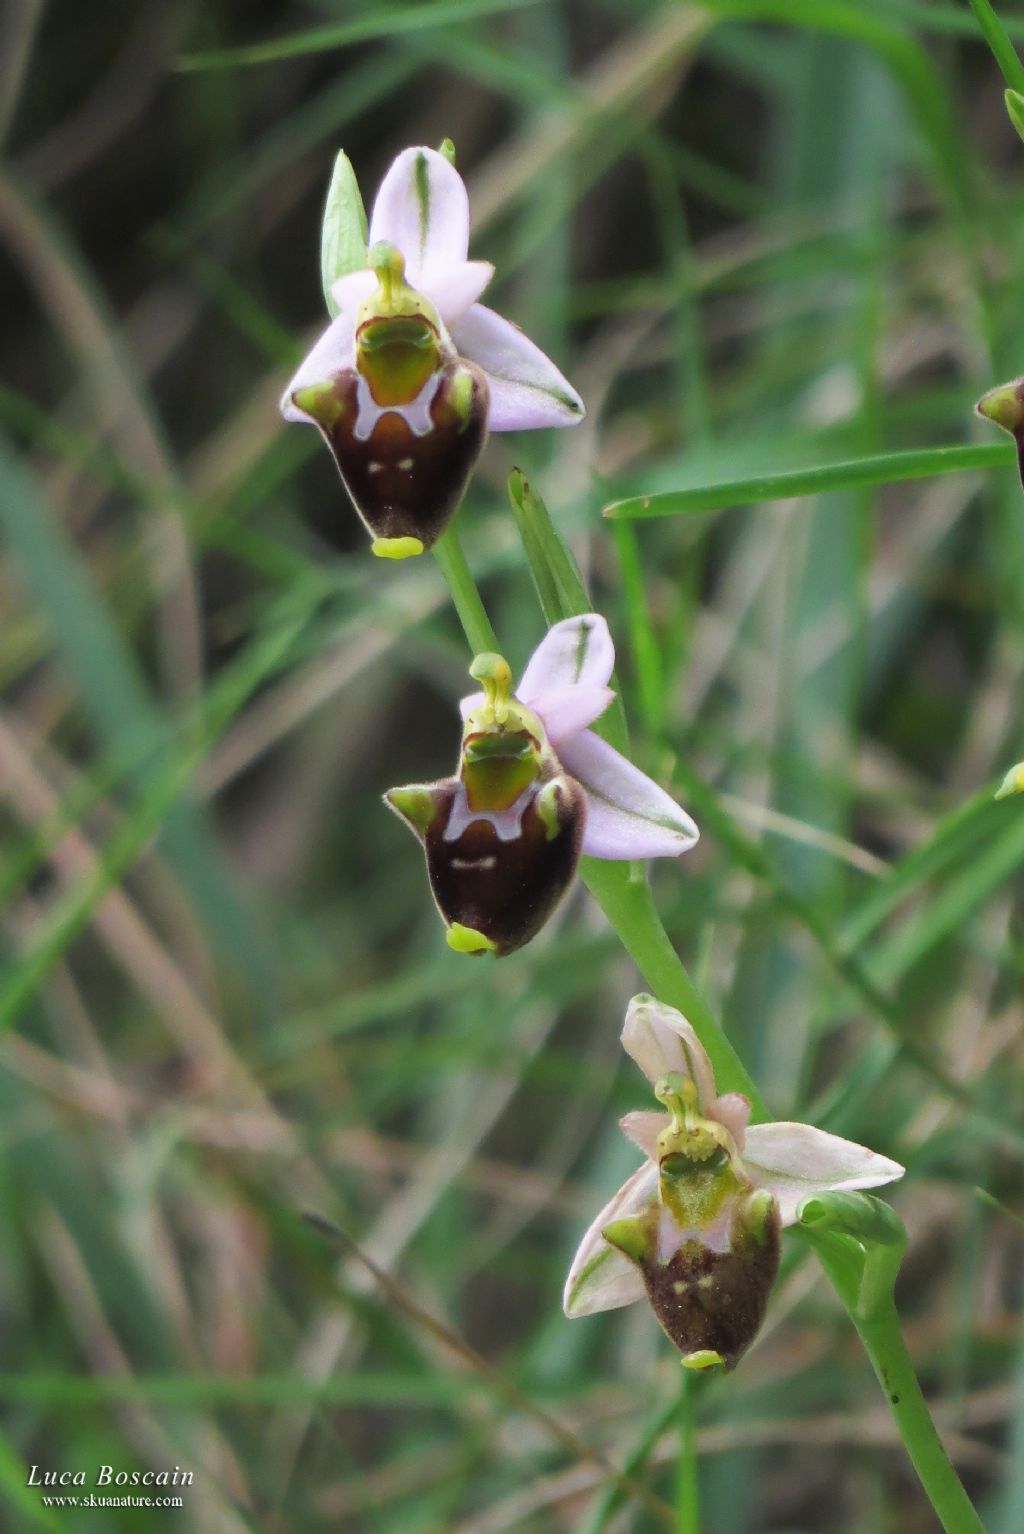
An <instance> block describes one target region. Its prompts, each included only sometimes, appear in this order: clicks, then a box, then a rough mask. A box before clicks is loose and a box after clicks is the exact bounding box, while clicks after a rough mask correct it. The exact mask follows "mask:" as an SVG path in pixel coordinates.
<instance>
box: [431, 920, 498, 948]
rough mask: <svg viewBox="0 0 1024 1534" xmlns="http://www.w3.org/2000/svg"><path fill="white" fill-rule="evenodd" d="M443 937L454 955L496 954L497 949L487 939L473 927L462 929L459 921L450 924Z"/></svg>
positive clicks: (495, 945)
mask: <svg viewBox="0 0 1024 1534" xmlns="http://www.w3.org/2000/svg"><path fill="white" fill-rule="evenodd" d="M444 936H445V942H446V943H447V944H448V947H449V948H452V949H454V951H455V952H456V953H473V954H477V953H496V952H497V949H498V945H497V943H492V942H491V940H490V938H489V937H485V936H484V934H483V933H482V932H478V931H477V930H476V928H475V927H464V926H463V925H462V923H461V922H460V921H455V922H452V924H451V926H450V927H449V928H448V931H447V932H446V933H445V935H444Z"/></svg>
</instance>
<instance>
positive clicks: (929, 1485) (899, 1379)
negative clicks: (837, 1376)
mask: <svg viewBox="0 0 1024 1534" xmlns="http://www.w3.org/2000/svg"><path fill="white" fill-rule="evenodd" d="M850 1319H851V1320H852V1321H853V1324H854V1326H855V1327H856V1328H857V1333H858V1335H859V1337H860V1340H861V1342H862V1343H863V1344H864V1351H865V1352H866V1353H867V1355H868V1358H869V1359H870V1360H871V1367H872V1368H873V1369H874V1371H875V1374H876V1376H877V1378H878V1383H879V1384H880V1385H881V1387H882V1390H883V1391H884V1392H885V1398H886V1400H887V1401H888V1403H889V1410H890V1411H891V1412H892V1415H893V1420H894V1421H895V1423H896V1429H897V1431H898V1433H899V1435H900V1438H901V1439H902V1440H903V1447H904V1448H905V1449H906V1451H907V1454H908V1455H909V1456H910V1461H911V1463H912V1465H913V1466H914V1469H915V1470H916V1471H917V1477H918V1480H919V1481H920V1482H921V1485H922V1487H923V1488H924V1491H925V1494H926V1495H927V1497H928V1500H929V1502H930V1503H931V1505H932V1507H933V1508H934V1510H935V1516H936V1517H937V1518H938V1520H939V1522H940V1523H941V1524H942V1527H943V1528H944V1529H945V1531H946V1534H985V1526H984V1524H983V1523H982V1521H981V1519H980V1518H979V1517H978V1514H977V1512H976V1511H975V1509H974V1507H973V1505H972V1503H971V1500H970V1498H969V1497H968V1495H967V1493H966V1492H965V1491H964V1488H963V1486H962V1485H961V1483H960V1477H959V1476H958V1475H957V1473H956V1471H955V1469H954V1468H953V1465H952V1464H951V1462H950V1459H949V1456H948V1455H947V1453H946V1451H945V1449H944V1448H943V1445H942V1440H941V1438H940V1437H939V1435H938V1433H937V1432H936V1430H935V1424H934V1422H933V1421H932V1419H931V1414H930V1412H929V1410H928V1403H927V1401H926V1400H925V1398H924V1395H923V1393H922V1391H921V1386H920V1384H919V1383H918V1379H917V1375H916V1374H915V1373H914V1366H913V1364H912V1363H911V1361H910V1354H909V1353H908V1352H907V1345H906V1343H905V1342H904V1340H903V1333H902V1331H901V1329H900V1322H899V1316H898V1315H897V1314H896V1307H895V1305H894V1304H893V1303H892V1301H891V1300H890V1302H889V1303H888V1305H887V1306H886V1307H885V1309H884V1310H882V1311H881V1312H880V1313H879V1314H877V1315H875V1316H874V1317H873V1318H872V1319H871V1320H870V1321H864V1320H860V1319H859V1318H858V1317H857V1316H856V1315H855V1314H853V1313H851V1316H850Z"/></svg>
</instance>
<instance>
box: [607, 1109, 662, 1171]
mask: <svg viewBox="0 0 1024 1534" xmlns="http://www.w3.org/2000/svg"><path fill="white" fill-rule="evenodd" d="M670 1123H671V1119H670V1118H669V1116H668V1114H667V1113H658V1112H656V1111H653V1110H650V1109H646V1108H640V1109H638V1110H637V1111H636V1112H635V1113H627V1114H625V1115H624V1116H623V1117H622V1118H621V1119H620V1120H619V1128H620V1129H621V1130H622V1133H623V1134H624V1135H625V1136H626V1139H627V1140H632V1142H633V1144H634V1145H635V1146H637V1147H638V1148H639V1149H640V1150H642V1151H643V1153H644V1155H645V1156H646V1157H647V1158H648V1159H649V1160H650V1161H657V1159H658V1136H659V1135H660V1134H661V1131H662V1130H663V1129H667V1128H668V1126H669V1124H670Z"/></svg>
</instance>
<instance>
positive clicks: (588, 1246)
mask: <svg viewBox="0 0 1024 1534" xmlns="http://www.w3.org/2000/svg"><path fill="white" fill-rule="evenodd" d="M657 1196H658V1168H657V1167H656V1166H655V1165H654V1164H653V1163H652V1162H650V1161H645V1162H644V1164H643V1166H642V1167H639V1168H638V1169H637V1171H635V1172H634V1173H633V1175H632V1177H630V1178H629V1180H628V1181H627V1182H624V1183H623V1185H622V1187H621V1188H620V1189H619V1191H618V1193H616V1194H615V1196H614V1198H611V1199H609V1201H608V1203H607V1204H605V1206H604V1208H603V1209H602V1210H601V1212H600V1214H599V1215H598V1216H597V1218H596V1219H595V1220H592V1221H591V1222H590V1224H589V1226H588V1227H587V1230H586V1232H585V1233H584V1236H583V1240H582V1241H581V1242H580V1244H579V1248H578V1249H577V1252H576V1256H575V1257H574V1258H573V1260H572V1266H571V1267H570V1269H569V1276H568V1278H567V1279H566V1280H565V1292H564V1294H563V1296H562V1309H563V1310H564V1311H565V1313H566V1315H567V1316H569V1318H570V1319H571V1320H575V1319H576V1317H577V1316H591V1315H593V1314H594V1313H595V1312H596V1311H599V1310H615V1309H617V1308H618V1307H619V1306H620V1305H632V1304H633V1302H634V1300H642V1299H643V1297H644V1294H645V1292H646V1291H645V1290H644V1281H643V1279H642V1278H641V1276H640V1273H639V1270H638V1269H637V1268H635V1267H634V1266H633V1264H632V1263H631V1262H630V1260H629V1258H628V1257H624V1256H623V1255H622V1253H621V1252H619V1251H616V1249H615V1248H614V1247H613V1246H609V1245H608V1243H607V1241H606V1240H605V1239H604V1236H603V1235H602V1234H601V1232H602V1231H603V1230H604V1227H605V1226H606V1225H609V1224H611V1222H612V1220H617V1219H625V1218H626V1217H627V1216H628V1215H632V1214H639V1213H640V1211H641V1210H642V1209H646V1208H647V1207H648V1205H649V1204H650V1203H651V1201H652V1200H653V1199H655V1198H657Z"/></svg>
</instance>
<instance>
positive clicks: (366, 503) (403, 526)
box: [317, 358, 490, 548]
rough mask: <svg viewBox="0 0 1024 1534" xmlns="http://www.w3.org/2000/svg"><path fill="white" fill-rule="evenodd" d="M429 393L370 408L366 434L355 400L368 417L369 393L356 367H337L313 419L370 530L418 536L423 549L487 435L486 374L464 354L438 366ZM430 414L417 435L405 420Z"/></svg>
mask: <svg viewBox="0 0 1024 1534" xmlns="http://www.w3.org/2000/svg"><path fill="white" fill-rule="evenodd" d="M427 391H434V392H433V393H432V395H430V396H429V405H425V404H424V401H423V399H422V398H421V399H420V400H418V401H413V403H412V405H411V406H408V407H403V406H395V407H393V408H386V407H379V406H373V407H372V409H373V414H374V415H376V419H375V420H374V421H373V425H372V429H371V430H370V431H369V434H368V435H365V436H361V435H357V434H356V433H357V428H358V427H360V399H361V398H362V401H363V402H364V403H363V407H362V408H363V422H364V423H365V422H366V420H367V412H366V407H365V401H366V400H367V398H368V397H369V396H368V391H367V387H366V383H365V380H362V379H361V378H360V375H359V374H358V373H357V371H356V369H355V368H347V369H345V371H344V372H342V373H339V374H338V375H337V376H336V377H335V378H334V380H333V381H332V383H331V385H330V386H329V391H325V397H324V398H323V400H322V402H319V403H318V406H317V418H318V419H317V424H318V426H319V427H320V430H321V433H322V434H323V437H324V439H325V440H326V442H327V445H328V446H329V447H330V449H331V452H332V454H333V455H334V461H335V463H336V464H337V465H338V469H339V471H340V473H341V477H342V480H343V481H344V483H345V488H346V489H347V490H348V493H349V495H350V496H351V497H352V501H353V504H354V505H355V508H356V510H357V511H358V513H359V515H360V517H361V518H362V519H363V521H364V522H365V524H366V526H367V527H368V528H369V530H370V532H371V533H372V534H373V535H374V537H375V538H381V539H393V538H417V539H419V541H420V542H421V543H422V544H423V546H424V548H430V547H431V545H432V544H433V543H435V542H436V541H437V539H438V538H439V537H440V536H441V534H442V533H443V532H444V530H445V528H446V527H447V525H448V523H449V522H450V520H451V518H452V516H453V515H454V513H455V511H456V509H457V508H458V505H459V502H460V501H461V500H462V497H463V495H464V494H465V491H466V486H467V484H468V483H469V477H470V474H471V473H472V471H473V468H474V466H475V464H476V461H477V459H478V458H479V457H480V453H481V451H482V450H483V446H484V443H485V441H486V439H487V413H488V407H489V403H490V394H489V390H488V387H487V379H486V378H485V377H484V374H483V373H482V372H481V370H480V369H479V368H478V367H476V366H475V365H474V364H473V363H471V362H465V361H463V360H462V359H461V358H455V359H453V360H452V361H450V362H447V363H444V364H442V366H441V367H440V369H439V370H438V372H437V373H435V374H433V375H432V376H431V377H430V379H429V380H428V382H427V384H426V385H425V389H424V394H426V393H427ZM405 411H408V415H409V419H407V418H406V414H405V413H403V412H405ZM332 418H333V419H332ZM370 419H372V416H370ZM428 419H429V428H428V429H427V430H426V431H425V432H423V433H422V434H417V431H415V430H414V429H413V426H411V425H410V424H409V421H410V420H412V421H413V422H414V423H416V424H419V422H420V421H421V420H422V421H424V422H425V421H427V420H428ZM328 421H329V422H330V424H326V423H327V422H328ZM365 429H366V428H365V424H363V426H362V432H365Z"/></svg>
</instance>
